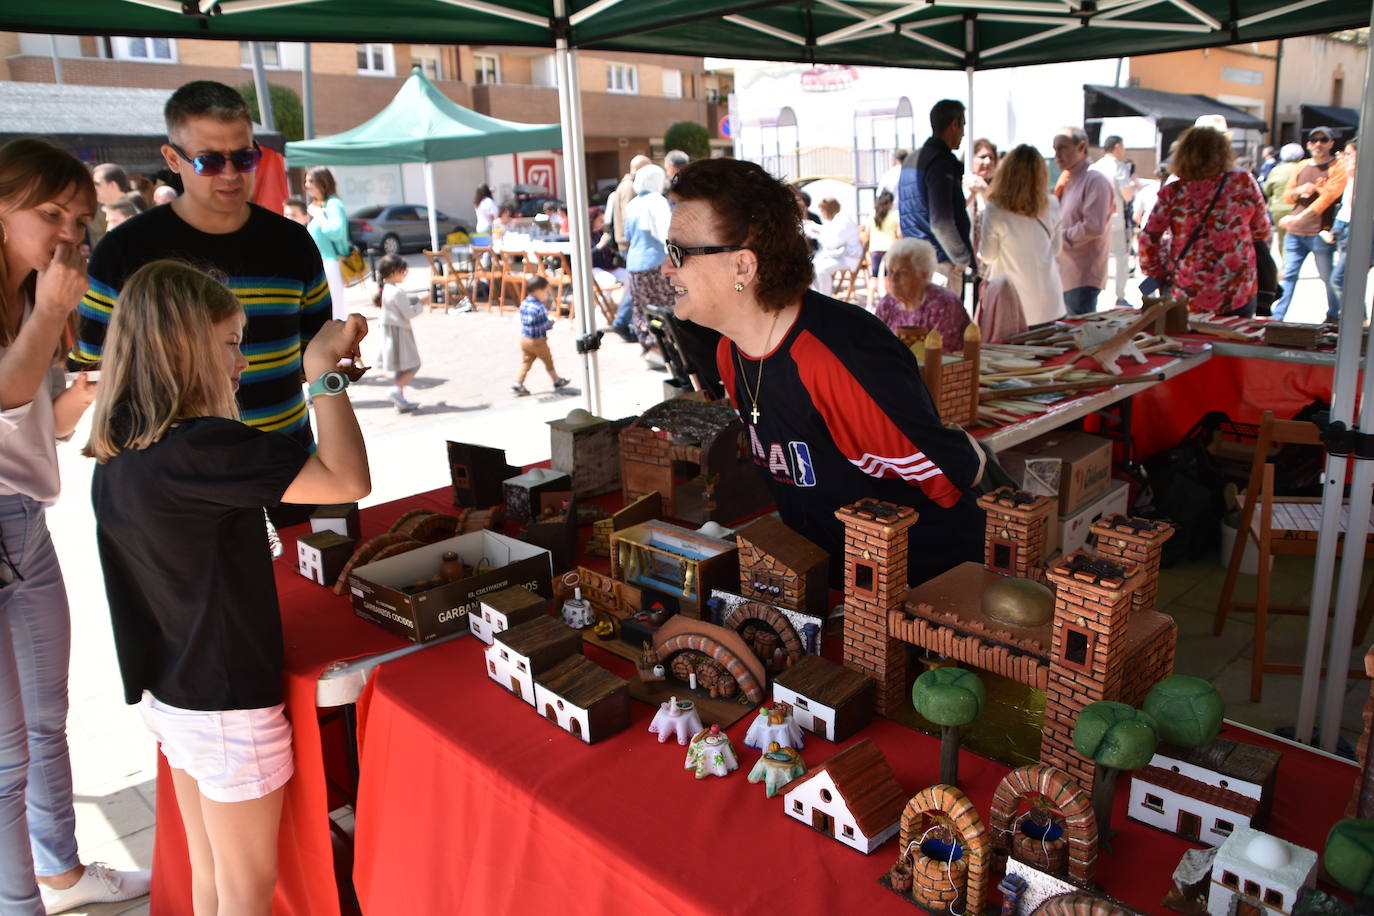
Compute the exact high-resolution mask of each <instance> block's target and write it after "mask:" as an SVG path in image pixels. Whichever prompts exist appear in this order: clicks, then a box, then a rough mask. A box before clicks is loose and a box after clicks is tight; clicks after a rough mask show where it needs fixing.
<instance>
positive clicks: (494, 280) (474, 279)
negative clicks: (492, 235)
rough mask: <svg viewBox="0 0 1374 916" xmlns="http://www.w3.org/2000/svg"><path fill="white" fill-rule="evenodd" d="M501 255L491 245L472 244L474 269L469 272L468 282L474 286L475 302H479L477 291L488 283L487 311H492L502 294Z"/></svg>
mask: <svg viewBox="0 0 1374 916" xmlns="http://www.w3.org/2000/svg"><path fill="white" fill-rule="evenodd" d="M499 264H500V256H499V255H497V254H495V253H494V252H493V251H492V250H491V246H490V245H473V246H472V269H471V270H470V271H469V272H468V284H469V285H470V286H471V287H472V292H473V300H472V302H473V304H474V305H476V304H477V297H476V293H477V291H478V290H480V289H481V288H482V286H481V284H482V283H486V284H487V311H491V310H492V309H493V308H494V307H496V304H497V302H498V300H499V299H500V296H501V268H500V267H499V266H498V265H499Z"/></svg>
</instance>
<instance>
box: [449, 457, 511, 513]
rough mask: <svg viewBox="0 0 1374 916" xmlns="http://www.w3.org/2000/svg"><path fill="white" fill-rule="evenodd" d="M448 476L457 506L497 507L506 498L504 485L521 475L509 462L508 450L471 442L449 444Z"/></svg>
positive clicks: (454, 502)
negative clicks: (502, 485) (502, 483)
mask: <svg viewBox="0 0 1374 916" xmlns="http://www.w3.org/2000/svg"><path fill="white" fill-rule="evenodd" d="M448 467H449V476H450V477H451V478H452V480H453V504H454V505H455V506H469V507H471V506H479V507H485V506H495V505H498V504H499V503H501V502H502V501H503V500H504V499H505V492H504V491H503V490H502V488H501V482H502V481H503V480H506V479H507V478H509V477H514V476H516V475H517V474H519V473H520V469H519V468H517V467H514V466H513V465H509V464H507V463H506V451H505V449H500V448H487V447H486V446H485V445H473V444H471V443H469V442H450V443H448Z"/></svg>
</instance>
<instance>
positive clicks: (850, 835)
mask: <svg viewBox="0 0 1374 916" xmlns="http://www.w3.org/2000/svg"><path fill="white" fill-rule="evenodd" d="M841 832H842V833H843V834H844V837H845V839H847V840H852V839H854V828H853V827H851V826H849V825H848V824H845V825H844V828H843V830H842V831H841Z"/></svg>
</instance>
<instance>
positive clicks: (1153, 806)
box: [1145, 792, 1164, 811]
mask: <svg viewBox="0 0 1374 916" xmlns="http://www.w3.org/2000/svg"><path fill="white" fill-rule="evenodd" d="M1145 807H1146V808H1149V809H1150V810H1151V811H1163V810H1164V799H1162V798H1160V797H1159V796H1158V795H1151V794H1150V793H1149V792H1146V793H1145Z"/></svg>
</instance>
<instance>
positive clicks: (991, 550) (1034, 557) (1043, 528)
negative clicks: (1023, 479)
mask: <svg viewBox="0 0 1374 916" xmlns="http://www.w3.org/2000/svg"><path fill="white" fill-rule="evenodd" d="M978 505H979V506H981V507H982V508H983V510H984V511H985V512H987V525H986V528H985V529H984V531H985V533H984V535H983V565H984V566H986V567H987V568H988V569H991V570H992V571H994V572H999V573H1002V574H1003V575H1007V576H1017V577H1019V578H1024V579H1035V580H1036V581H1044V562H1045V538H1046V534H1047V528H1048V526H1049V517H1050V514H1051V513H1052V512H1053V510H1054V508H1055V501H1054V499H1052V498H1051V497H1048V496H1036V495H1035V494H1033V493H1027V492H1025V491H1024V490H1013V489H1012V488H1011V487H1002V488H1001V489H1000V490H994V491H993V492H991V493H988V494H986V495H984V496H980V497H978Z"/></svg>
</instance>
